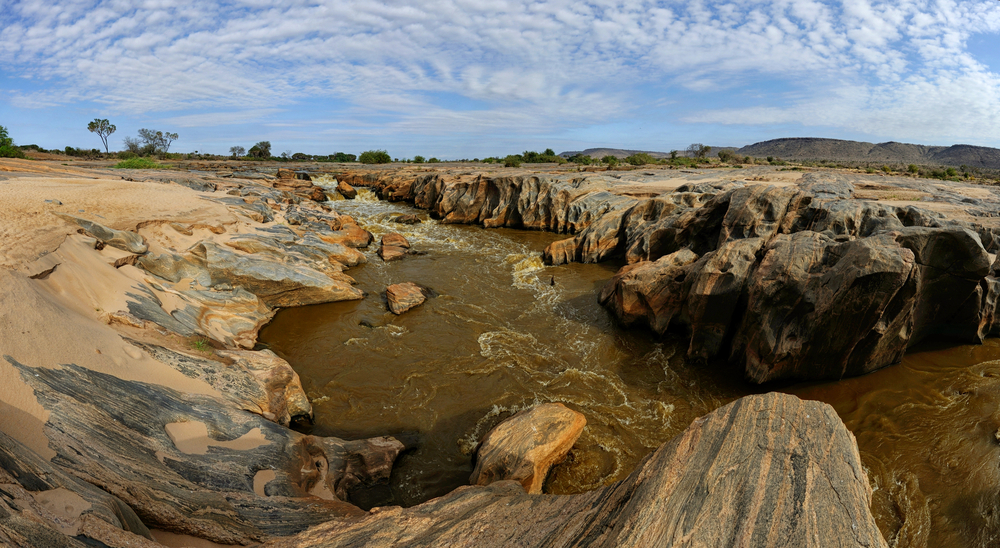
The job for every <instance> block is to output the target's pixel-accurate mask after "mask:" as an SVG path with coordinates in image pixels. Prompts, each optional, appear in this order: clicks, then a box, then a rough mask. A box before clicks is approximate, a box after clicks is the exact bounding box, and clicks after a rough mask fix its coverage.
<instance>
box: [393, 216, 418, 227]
mask: <svg viewBox="0 0 1000 548" xmlns="http://www.w3.org/2000/svg"><path fill="white" fill-rule="evenodd" d="M392 222H394V223H399V224H401V225H415V224H418V223H420V217H417V216H416V215H413V214H409V215H399V216H397V217H393V219H392Z"/></svg>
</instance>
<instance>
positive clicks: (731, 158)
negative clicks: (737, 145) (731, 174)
mask: <svg viewBox="0 0 1000 548" xmlns="http://www.w3.org/2000/svg"><path fill="white" fill-rule="evenodd" d="M719 160H720V161H721V162H722V163H724V164H738V163H740V160H742V158H740V157H739V156H737V155H736V153H734V152H733V151H731V150H720V151H719Z"/></svg>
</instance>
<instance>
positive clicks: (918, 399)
mask: <svg viewBox="0 0 1000 548" xmlns="http://www.w3.org/2000/svg"><path fill="white" fill-rule="evenodd" d="M334 207H335V209H336V210H337V211H338V212H339V213H341V214H346V215H351V216H352V217H354V218H355V219H356V220H357V221H358V222H359V224H360V225H361V226H363V227H364V228H366V229H367V230H369V231H371V232H372V233H373V234H374V235H375V237H376V240H377V239H378V238H379V237H381V235H382V234H385V233H387V232H399V233H401V234H402V235H404V236H405V237H406V238H407V239H408V240H409V241H410V243H411V245H412V249H413V250H415V251H418V252H419V253H420V254H417V255H411V256H408V257H406V258H404V259H403V260H401V261H394V262H389V263H385V262H383V261H382V260H381V259H380V258H378V256H377V255H376V254H375V250H376V248H377V246H375V245H373V246H372V247H371V248H370V249H368V250H367V252H366V255H367V256H368V259H369V262H368V264H365V265H362V266H359V267H355V268H352V269H350V270H349V271H348V274H350V275H351V276H352V277H354V278H355V279H356V280H357V281H358V285H359V287H361V288H362V289H364V290H365V291H366V292H367V293H368V295H367V297H366V298H365V299H363V300H361V301H353V302H342V303H331V304H325V305H316V306H309V307H301V308H292V309H287V310H282V311H281V312H279V313H278V315H277V316H276V317H275V319H274V320H273V321H272V322H271V324H269V325H268V326H267V327H266V328H265V329H263V330H262V331H261V336H260V341H261V342H262V343H263V344H265V345H267V346H268V347H270V348H271V349H273V350H274V351H275V352H277V353H278V354H279V355H281V356H282V357H284V358H285V359H287V360H288V361H289V362H290V363H291V364H292V365H293V366H294V367H295V369H296V370H297V371H298V372H299V375H300V376H301V378H302V381H303V385H304V387H305V389H306V391H307V393H308V394H309V396H310V398H311V400H312V401H313V405H314V409H315V413H316V423H315V425H314V426H313V428H312V430H311V432H312V433H314V434H317V435H330V436H338V437H344V438H359V437H369V436H377V435H386V434H394V435H399V436H400V437H401V438H404V439H407V440H411V441H412V442H413V443H414V445H415V446H416V448H415V449H413V450H411V451H408V452H406V453H404V455H403V456H402V457H401V458H400V460H399V461H398V462H397V465H396V468H395V470H394V472H393V476H392V479H391V487H392V494H393V502H394V503H396V504H403V505H413V504H417V503H419V502H422V501H425V500H428V499H430V498H433V497H436V496H440V495H442V494H444V493H447V492H448V491H450V490H452V489H453V488H455V487H457V486H459V485H464V484H467V483H468V478H469V475H470V473H471V471H472V464H471V451H472V450H473V448H474V447H475V444H476V442H477V441H478V440H479V439H480V438H481V437H482V436H483V435H484V434H485V433H486V432H487V431H488V430H489V428H491V427H492V426H493V425H494V424H496V423H497V422H498V421H499V420H501V419H502V418H504V417H506V416H509V415H510V414H511V413H513V412H515V411H517V410H518V409H522V408H525V407H528V406H531V405H534V404H536V403H541V402H561V403H564V404H565V405H567V406H569V407H571V408H573V409H576V410H578V411H580V412H581V413H583V414H584V415H585V416H586V418H587V421H588V424H587V427H586V428H585V429H584V433H583V435H582V437H581V438H580V440H579V441H578V442H577V445H576V446H575V448H574V449H573V451H572V452H571V454H570V457H569V459H568V460H567V461H566V462H565V463H564V464H562V465H560V466H558V467H556V468H555V469H554V471H553V473H552V475H551V476H550V478H549V481H548V482H547V484H546V488H545V490H546V492H548V493H554V494H568V493H577V492H581V491H585V490H589V489H593V488H596V487H599V486H602V485H605V484H607V483H610V482H613V481H616V480H619V479H622V478H624V477H625V476H627V475H628V474H629V473H630V472H631V471H632V470H633V469H634V467H635V466H636V464H638V462H639V461H640V460H641V459H642V458H643V457H644V456H646V455H647V454H648V453H649V452H650V451H652V450H653V449H655V448H656V447H658V446H659V445H660V444H662V443H663V442H665V441H667V440H669V439H671V438H672V437H674V436H675V435H677V434H678V433H680V432H681V431H683V430H684V429H685V428H686V427H687V426H688V425H689V424H690V422H691V421H692V420H693V419H694V418H696V417H698V416H701V415H704V414H705V413H708V412H710V411H712V410H714V409H716V408H717V407H719V406H721V405H723V404H725V403H727V402H729V401H732V400H733V399H735V398H738V397H741V396H744V395H747V394H750V393H755V392H764V391H768V390H782V391H786V392H791V393H794V394H796V395H799V396H800V397H803V398H809V399H818V400H821V401H825V402H828V403H830V404H831V405H833V406H834V407H835V408H836V410H837V412H838V413H839V414H840V416H841V418H843V420H844V421H845V423H846V424H847V426H848V428H850V429H851V431H852V432H854V434H855V436H856V437H857V440H858V444H859V447H860V450H861V453H862V458H863V460H864V462H865V466H866V467H867V469H868V472H869V476H870V478H871V481H872V484H873V487H874V491H875V492H874V503H873V511H874V513H875V516H876V519H877V521H878V522H879V526H880V528H881V529H882V531H883V534H884V535H885V536H886V538H887V539H890V542H891V545H896V546H901V547H902V546H920V545H923V544H921V543H928V544H926V545H929V546H991V545H994V539H995V538H997V533H998V531H1000V525H998V523H997V522H998V520H1000V511H998V508H997V507H998V502H1000V493H998V491H997V486H1000V443H998V440H1000V361H992V360H1000V344H998V341H996V340H991V341H987V344H985V345H982V346H957V347H956V346H954V345H949V346H941V345H937V346H924V347H922V348H918V349H916V350H915V351H913V352H911V353H910V354H908V355H907V357H906V359H905V360H904V362H903V363H902V364H899V365H896V366H892V367H889V368H886V369H883V370H881V371H878V372H876V373H873V374H870V375H866V376H864V377H860V378H856V379H847V380H843V381H840V382H836V383H822V384H801V385H794V386H787V385H781V386H763V387H761V386H754V385H750V384H747V383H745V382H744V381H743V380H742V375H741V373H740V372H739V371H735V370H733V369H731V368H730V367H728V366H726V365H725V364H709V365H708V366H704V365H702V366H697V365H694V364H688V363H687V362H686V361H685V359H684V357H683V355H684V350H685V347H686V345H685V341H684V338H683V337H673V336H667V337H665V338H660V337H656V336H654V335H653V334H652V333H651V332H649V331H645V330H638V329H636V330H624V329H622V328H620V327H619V326H617V325H616V324H615V322H614V321H613V320H612V318H611V317H610V315H609V314H608V313H607V312H606V311H605V310H604V309H603V308H602V307H601V306H600V305H598V303H597V298H596V295H597V293H598V291H599V290H600V288H601V287H602V286H603V284H604V283H605V282H606V281H607V280H608V278H610V277H611V276H612V275H613V274H614V272H615V271H616V270H617V269H618V268H619V267H620V266H621V264H616V263H603V264H597V265H593V264H591V265H583V264H570V265H563V266H558V267H546V266H544V265H543V263H542V261H541V251H542V250H543V249H544V248H545V246H546V245H547V244H548V243H549V242H552V241H554V240H557V239H561V238H564V237H565V236H564V235H556V234H550V233H543V232H532V231H523V230H512V229H484V228H481V227H475V226H463V225H446V224H441V223H439V222H437V221H435V220H433V219H430V218H429V217H428V216H427V214H426V212H423V211H421V210H417V209H415V208H412V207H410V206H407V205H405V204H400V203H388V202H380V201H378V200H377V199H376V198H375V197H374V196H373V194H372V193H371V192H369V191H367V190H361V191H360V194H359V197H358V199H356V200H351V201H346V200H340V201H336V202H334ZM405 213H416V214H417V215H418V216H419V217H421V218H422V219H423V222H421V223H419V224H415V225H403V224H399V223H395V222H393V221H392V220H393V218H394V217H395V216H398V215H400V214H405ZM399 282H416V283H418V284H421V285H424V286H427V287H429V288H431V289H432V290H433V291H434V292H435V296H434V297H433V298H431V299H429V300H428V301H427V302H426V303H425V304H423V305H421V306H420V307H418V308H415V309H413V310H411V311H409V312H407V313H405V314H403V315H401V316H394V315H393V314H391V313H389V312H388V311H387V310H386V306H385V297H384V292H385V288H386V286H388V285H390V284H393V283H399Z"/></svg>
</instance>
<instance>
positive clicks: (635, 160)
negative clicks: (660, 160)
mask: <svg viewBox="0 0 1000 548" xmlns="http://www.w3.org/2000/svg"><path fill="white" fill-rule="evenodd" d="M625 161H626V162H627V163H629V164H632V165H634V166H644V165H646V164H655V163H657V161H656V158H653V157H652V156H650V155H649V154H646V153H645V152H639V153H636V154H633V155H631V156H626V157H625Z"/></svg>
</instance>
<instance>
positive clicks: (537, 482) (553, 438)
mask: <svg viewBox="0 0 1000 548" xmlns="http://www.w3.org/2000/svg"><path fill="white" fill-rule="evenodd" d="M586 425H587V419H586V417H584V416H583V414H582V413H578V412H576V411H573V410H572V409H569V408H568V407H566V406H565V405H563V404H561V403H545V404H541V405H536V406H534V407H532V408H531V409H526V410H524V411H521V412H519V413H516V414H514V415H513V416H511V417H510V418H508V419H507V420H505V421H503V422H501V423H500V424H498V425H496V426H495V427H494V428H493V429H492V430H490V432H489V434H487V435H486V438H485V439H484V440H483V442H482V443H481V444H480V445H479V447H478V448H477V450H476V467H475V469H474V470H473V471H472V476H471V477H470V478H469V483H471V484H472V485H489V484H491V483H493V482H495V481H501V480H514V481H517V482H520V484H521V486H523V487H524V490H525V491H527V492H528V493H531V494H540V493H541V492H542V486H543V485H544V484H545V478H546V477H547V476H548V474H549V470H550V469H551V468H552V466H554V465H556V464H559V463H560V462H562V461H563V459H565V458H566V454H567V453H569V450H570V449H572V448H573V444H574V443H576V440H577V439H578V438H579V437H580V434H581V433H583V427H584V426H586Z"/></svg>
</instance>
